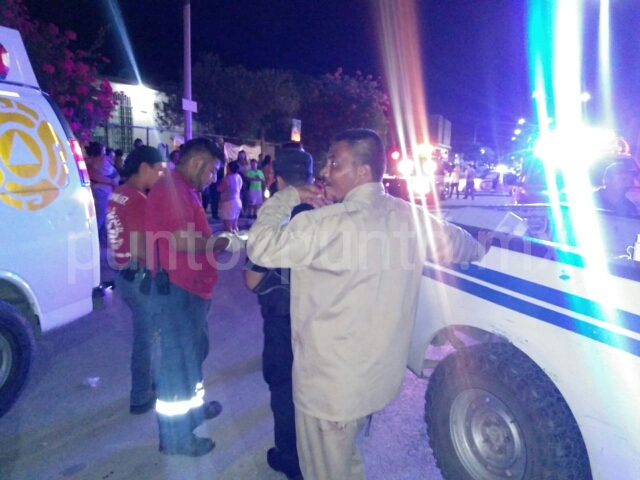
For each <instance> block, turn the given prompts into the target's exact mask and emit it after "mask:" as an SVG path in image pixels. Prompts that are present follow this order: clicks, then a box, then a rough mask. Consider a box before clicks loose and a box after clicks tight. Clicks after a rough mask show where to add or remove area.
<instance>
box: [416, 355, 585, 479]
mask: <svg viewBox="0 0 640 480" xmlns="http://www.w3.org/2000/svg"><path fill="white" fill-rule="evenodd" d="M425 400H426V402H425V420H426V422H427V432H428V435H429V443H430V445H431V448H432V449H433V454H434V456H435V458H436V461H437V463H438V467H439V468H440V470H441V472H442V474H443V476H444V478H445V479H447V480H503V479H504V480H506V479H509V480H551V479H558V478H562V479H566V480H573V479H575V480H589V479H591V472H590V468H589V458H588V455H587V451H586V448H585V445H584V441H583V439H582V435H581V434H580V430H579V428H578V425H577V423H576V421H575V419H574V417H573V415H572V413H571V410H570V409H569V406H568V405H567V403H566V402H565V400H564V398H563V397H562V395H561V394H560V392H559V391H558V389H557V388H556V387H555V385H554V384H553V382H552V381H551V379H549V377H548V376H547V375H546V374H545V373H544V372H543V371H542V369H540V368H539V367H538V366H537V365H536V364H535V363H534V362H533V361H532V360H531V359H529V358H528V357H527V356H526V355H525V354H524V353H522V352H521V351H519V350H518V349H516V348H515V347H513V346H511V345H508V344H501V343H494V344H481V345H476V346H473V347H469V348H466V349H464V350H461V351H458V352H457V353H455V354H452V355H450V356H448V357H447V358H445V359H444V360H443V361H442V362H440V364H439V365H438V366H437V367H436V369H435V370H434V372H433V375H432V376H431V378H430V380H429V386H428V389H427V393H426V396H425Z"/></svg>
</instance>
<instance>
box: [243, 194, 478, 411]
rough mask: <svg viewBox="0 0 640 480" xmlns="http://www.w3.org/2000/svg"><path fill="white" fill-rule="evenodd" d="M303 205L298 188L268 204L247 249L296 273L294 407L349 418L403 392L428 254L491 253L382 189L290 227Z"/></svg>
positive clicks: (255, 258)
mask: <svg viewBox="0 0 640 480" xmlns="http://www.w3.org/2000/svg"><path fill="white" fill-rule="evenodd" d="M299 203H300V197H299V195H298V192H297V190H296V189H295V188H293V187H287V188H285V189H284V190H282V191H280V192H278V193H277V194H276V195H274V197H273V198H271V199H269V200H268V201H267V202H266V203H265V204H264V206H263V207H262V208H261V209H260V212H259V215H258V219H257V221H256V222H255V223H254V225H253V227H252V228H251V231H250V232H249V240H248V243H247V253H248V255H249V258H250V259H251V261H252V262H254V263H255V264H258V265H263V266H265V267H288V268H291V269H292V272H291V326H292V343H293V353H294V365H293V389H294V401H295V404H296V407H297V408H299V409H300V410H302V411H303V412H304V413H306V414H307V415H311V416H314V417H317V418H321V419H325V420H332V421H350V420H354V419H357V418H361V417H364V416H366V415H368V414H370V413H372V412H375V411H377V410H380V409H382V408H383V407H384V406H385V405H386V404H387V403H388V402H389V401H391V400H392V399H393V398H394V397H395V396H396V395H397V394H398V391H399V389H400V385H401V383H402V380H403V378H404V374H405V369H406V363H407V357H408V349H409V342H410V339H411V333H412V329H413V323H414V318H415V313H416V303H417V297H418V288H419V285H420V281H421V275H422V265H423V263H424V261H425V258H426V257H427V255H429V257H430V258H440V259H442V260H443V261H447V260H448V261H453V262H455V263H461V262H466V261H472V260H477V259H479V258H481V257H482V256H483V255H484V253H485V252H484V249H482V248H481V247H480V245H479V244H478V243H477V242H476V241H475V240H474V239H473V238H472V237H471V235H469V234H468V233H467V232H465V231H464V230H462V229H460V228H458V227H455V226H453V225H449V224H447V223H444V222H442V221H440V220H438V219H436V218H435V217H433V216H431V215H430V214H428V213H426V211H425V210H423V209H422V208H420V207H416V206H412V205H410V204H408V203H406V202H404V201H402V200H400V199H397V198H393V197H391V196H389V195H387V194H386V193H385V191H384V187H383V186H382V185H381V184H379V183H367V184H365V185H361V186H360V187H357V188H356V189H354V190H352V191H351V192H349V194H348V195H347V197H346V198H345V199H344V201H343V202H342V203H339V204H334V205H331V206H328V207H324V208H320V209H317V210H312V211H308V212H303V213H300V214H299V215H297V216H296V217H295V218H294V219H293V220H291V222H289V223H287V222H288V221H289V215H290V212H291V210H292V209H293V207H295V206H296V205H298V204H299Z"/></svg>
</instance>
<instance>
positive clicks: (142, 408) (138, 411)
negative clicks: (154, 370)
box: [129, 396, 156, 415]
mask: <svg viewBox="0 0 640 480" xmlns="http://www.w3.org/2000/svg"><path fill="white" fill-rule="evenodd" d="M155 406H156V397H155V396H154V397H153V398H151V400H149V401H148V402H147V403H143V404H142V405H131V406H130V407H129V413H130V414H132V415H142V414H143V413H147V412H148V411H149V410H151V409H152V408H153V407H155Z"/></svg>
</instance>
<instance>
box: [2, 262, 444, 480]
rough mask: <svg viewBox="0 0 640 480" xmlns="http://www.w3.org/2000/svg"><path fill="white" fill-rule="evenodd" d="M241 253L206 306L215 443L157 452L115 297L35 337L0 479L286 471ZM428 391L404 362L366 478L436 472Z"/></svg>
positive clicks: (263, 479) (8, 422) (368, 452)
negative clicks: (179, 452)
mask: <svg viewBox="0 0 640 480" xmlns="http://www.w3.org/2000/svg"><path fill="white" fill-rule="evenodd" d="M225 255H226V256H225V257H223V258H221V261H222V263H227V262H228V260H229V258H230V257H229V254H225ZM241 255H242V258H244V252H243V253H242V254H241ZM243 263H244V262H243V261H242V260H241V261H238V262H236V265H235V267H233V268H231V269H229V270H227V271H223V272H221V273H220V280H219V283H218V285H217V286H216V287H215V290H214V298H213V305H212V308H211V312H210V315H209V328H210V335H211V342H212V344H211V353H210V355H209V357H208V358H207V360H206V362H205V388H206V390H207V398H208V399H217V400H219V401H221V402H222V403H223V405H224V411H223V413H222V415H221V416H220V417H218V418H217V419H214V420H212V421H210V422H207V423H206V424H205V425H204V426H202V427H200V428H199V430H198V431H197V433H199V434H201V435H208V436H210V437H211V438H213V439H214V440H215V441H216V444H217V446H216V448H215V450H214V451H213V452H212V453H210V454H209V455H207V456H205V457H202V458H199V459H192V458H184V457H166V456H163V455H161V454H160V453H158V433H157V425H156V420H155V416H154V414H153V412H149V413H147V414H145V415H142V416H133V415H130V414H129V413H128V398H129V381H130V377H129V354H130V343H131V335H132V330H131V320H130V313H129V312H128V310H127V309H126V307H125V306H124V305H123V304H122V303H121V302H120V301H119V299H118V298H117V295H116V296H115V298H109V299H108V300H110V301H108V302H107V304H108V305H107V306H106V307H105V308H104V309H103V310H100V311H95V312H94V313H92V314H91V315H88V316H87V317H85V318H83V319H81V320H79V321H77V322H75V323H73V324H71V325H68V326H66V327H64V328H62V329H60V330H57V331H54V332H52V333H51V334H49V335H47V336H45V337H43V338H42V339H41V341H40V343H39V351H38V356H37V360H36V362H35V366H34V369H33V375H32V377H31V380H30V382H29V383H28V386H27V388H26V390H25V392H24V393H23V395H22V397H21V398H20V399H19V400H18V402H17V404H16V405H15V407H14V408H13V409H12V410H11V411H10V412H9V413H8V414H7V415H6V416H5V417H4V418H2V419H0V478H1V479H2V480H14V479H15V480H43V479H46V480H54V479H74V480H80V479H83V480H85V479H86V480H102V479H110V480H116V479H117V480H125V479H126V480H146V479H175V480H178V479H180V480H183V479H207V480H212V479H225V480H253V479H256V480H267V479H284V478H285V477H284V476H283V475H281V474H278V473H276V472H273V471H272V470H271V469H270V468H269V467H268V465H267V462H266V457H265V452H266V451H267V449H268V448H269V447H271V446H272V435H273V421H272V417H271V411H270V409H269V391H268V389H267V386H266V384H265V383H264V381H263V380H262V374H261V357H260V354H261V347H262V338H263V337H262V320H261V317H260V314H259V308H258V304H257V301H256V299H255V297H254V295H253V294H252V293H251V292H249V291H248V290H247V289H246V288H245V287H244V284H243V283H242V277H241V266H242V264H243ZM116 293H117V292H116ZM109 303H110V304H109ZM425 389H426V381H425V380H420V379H417V378H416V377H415V376H413V374H411V373H409V372H407V376H406V379H405V382H404V385H403V388H402V392H401V394H400V395H399V397H398V398H397V399H396V400H395V401H394V402H392V403H391V404H390V405H389V406H388V407H387V408H385V409H384V410H383V411H381V412H379V413H378V414H376V415H375V416H374V419H373V424H372V428H371V436H370V437H368V438H365V439H364V441H363V445H362V450H363V454H364V459H365V465H366V471H367V478H368V479H376V480H391V479H398V480H401V479H402V480H415V479H430V480H440V479H441V478H442V477H441V476H440V473H439V471H438V469H437V468H436V466H435V461H434V459H433V457H432V456H431V453H430V450H429V447H428V440H427V436H426V427H425V424H424V421H423V419H422V415H423V402H424V400H423V399H424V392H425Z"/></svg>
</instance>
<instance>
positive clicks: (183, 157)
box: [180, 137, 224, 164]
mask: <svg viewBox="0 0 640 480" xmlns="http://www.w3.org/2000/svg"><path fill="white" fill-rule="evenodd" d="M202 154H209V155H211V156H213V158H214V160H215V159H218V160H220V161H221V162H223V161H224V153H222V150H220V149H219V148H218V147H217V146H216V144H215V143H213V142H212V141H211V140H209V139H208V138H202V137H199V138H194V139H191V140H189V141H188V142H186V143H185V144H184V145H183V146H182V149H181V150H180V164H186V163H188V162H189V160H191V158H192V157H195V156H197V155H202Z"/></svg>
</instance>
